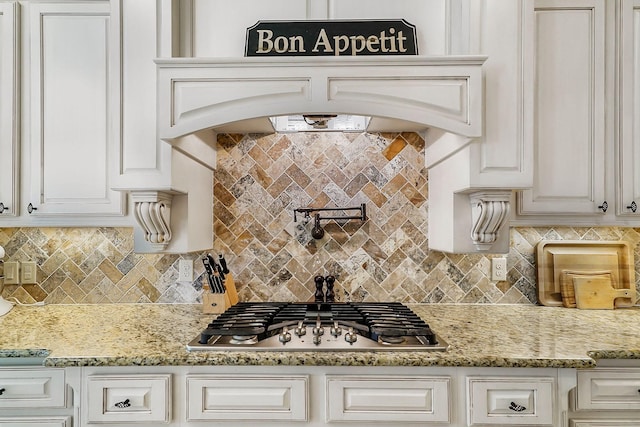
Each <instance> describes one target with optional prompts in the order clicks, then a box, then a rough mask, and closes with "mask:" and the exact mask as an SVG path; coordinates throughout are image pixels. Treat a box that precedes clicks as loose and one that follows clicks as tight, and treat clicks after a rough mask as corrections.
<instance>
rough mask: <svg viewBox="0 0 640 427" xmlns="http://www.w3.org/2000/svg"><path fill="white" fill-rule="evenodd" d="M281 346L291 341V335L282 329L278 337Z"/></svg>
mask: <svg viewBox="0 0 640 427" xmlns="http://www.w3.org/2000/svg"><path fill="white" fill-rule="evenodd" d="M278 339H279V340H280V342H281V343H282V344H286V343H288V342H289V341H291V333H289V329H287V328H283V329H282V332H280V336H279V337H278Z"/></svg>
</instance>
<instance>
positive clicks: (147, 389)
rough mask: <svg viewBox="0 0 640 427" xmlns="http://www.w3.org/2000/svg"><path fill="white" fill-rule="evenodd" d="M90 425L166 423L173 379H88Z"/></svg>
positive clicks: (158, 376) (148, 377)
mask: <svg viewBox="0 0 640 427" xmlns="http://www.w3.org/2000/svg"><path fill="white" fill-rule="evenodd" d="M85 404H86V407H87V414H86V416H87V423H90V424H91V423H127V424H130V423H146V422H162V423H167V422H169V420H170V419H171V375H170V374H166V375H164V374H163V375H126V376H125V375H123V376H117V375H91V376H88V377H87V401H86V402H85Z"/></svg>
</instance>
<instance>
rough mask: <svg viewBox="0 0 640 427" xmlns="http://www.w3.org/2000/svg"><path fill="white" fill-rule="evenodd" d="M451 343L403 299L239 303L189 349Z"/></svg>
mask: <svg viewBox="0 0 640 427" xmlns="http://www.w3.org/2000/svg"><path fill="white" fill-rule="evenodd" d="M447 347H448V345H447V343H446V342H445V341H444V340H443V339H442V338H440V337H439V336H437V335H436V334H435V333H434V332H433V331H432V330H431V328H430V327H429V325H428V324H427V323H426V322H425V321H424V320H422V319H421V318H420V317H418V315H416V314H415V313H414V312H413V311H412V310H411V309H410V308H408V307H407V306H405V305H403V304H401V303H364V302H360V303H355V302H352V303H335V302H334V303H287V302H279V303H238V304H237V305H235V306H232V307H230V308H229V309H227V311H225V312H224V313H222V314H221V315H220V316H218V317H217V318H216V319H214V320H213V321H212V322H211V323H210V324H209V325H208V326H207V328H206V329H205V330H204V331H202V333H201V334H200V336H199V337H196V338H195V339H193V340H192V341H191V342H190V343H189V344H188V345H187V349H188V350H190V351H197V350H235V351H250V350H256V351H384V350H387V351H390V350H394V351H434V350H446V349H447Z"/></svg>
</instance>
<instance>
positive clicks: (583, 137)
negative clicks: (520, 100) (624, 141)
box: [518, 0, 612, 215]
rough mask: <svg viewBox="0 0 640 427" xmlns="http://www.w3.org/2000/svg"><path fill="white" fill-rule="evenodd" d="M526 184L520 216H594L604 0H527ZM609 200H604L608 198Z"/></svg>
mask: <svg viewBox="0 0 640 427" xmlns="http://www.w3.org/2000/svg"><path fill="white" fill-rule="evenodd" d="M534 5H535V7H534V15H535V19H534V22H535V24H534V30H533V31H534V44H535V48H534V49H533V52H531V53H525V54H526V55H533V57H530V58H528V60H529V62H530V63H531V65H530V66H531V67H533V70H534V76H535V77H534V79H533V80H534V96H535V101H534V127H533V132H534V182H533V187H532V188H531V189H530V190H526V191H523V192H522V193H521V194H520V197H519V204H518V210H519V214H521V215H548V214H571V215H594V214H602V212H603V209H601V208H599V206H604V205H603V202H604V201H605V177H604V174H605V16H606V13H605V1H604V0H535V2H534ZM609 204H612V201H609Z"/></svg>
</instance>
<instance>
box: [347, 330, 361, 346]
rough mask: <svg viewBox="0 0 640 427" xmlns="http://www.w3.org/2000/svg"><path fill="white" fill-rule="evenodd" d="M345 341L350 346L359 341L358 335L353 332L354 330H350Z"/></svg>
mask: <svg viewBox="0 0 640 427" xmlns="http://www.w3.org/2000/svg"><path fill="white" fill-rule="evenodd" d="M344 340H345V341H346V342H348V343H349V344H353V343H354V342H356V341H358V334H356V333H355V332H353V328H349V331H348V332H347V333H346V334H344Z"/></svg>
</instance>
